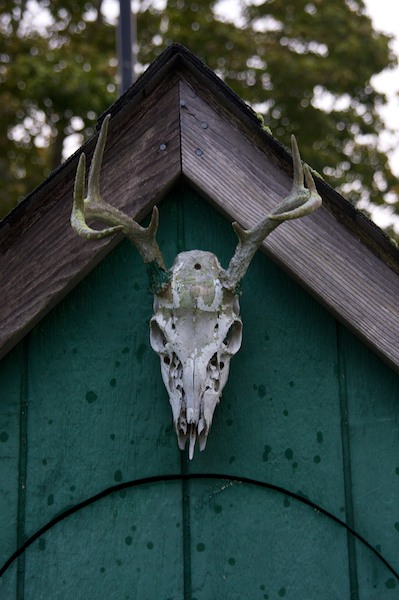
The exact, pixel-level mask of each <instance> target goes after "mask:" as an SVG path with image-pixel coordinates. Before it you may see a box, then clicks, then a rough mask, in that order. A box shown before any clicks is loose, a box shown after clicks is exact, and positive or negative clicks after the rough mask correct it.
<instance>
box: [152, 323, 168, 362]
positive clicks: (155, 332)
mask: <svg viewBox="0 0 399 600" xmlns="http://www.w3.org/2000/svg"><path fill="white" fill-rule="evenodd" d="M150 344H151V348H152V349H153V350H154V351H155V352H157V354H159V353H160V352H162V351H163V350H164V349H165V346H166V338H165V336H164V334H163V331H162V329H161V328H160V326H159V325H158V323H157V322H156V320H155V318H153V319H151V321H150Z"/></svg>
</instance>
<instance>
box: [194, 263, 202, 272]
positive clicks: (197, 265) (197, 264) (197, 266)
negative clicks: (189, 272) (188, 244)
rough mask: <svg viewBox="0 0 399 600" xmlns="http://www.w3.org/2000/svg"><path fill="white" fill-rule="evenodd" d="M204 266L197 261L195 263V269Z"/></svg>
mask: <svg viewBox="0 0 399 600" xmlns="http://www.w3.org/2000/svg"><path fill="white" fill-rule="evenodd" d="M201 268H202V266H201V264H200V263H195V265H194V269H197V271H199V270H200V269H201Z"/></svg>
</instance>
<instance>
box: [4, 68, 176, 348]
mask: <svg viewBox="0 0 399 600" xmlns="http://www.w3.org/2000/svg"><path fill="white" fill-rule="evenodd" d="M128 109H129V107H127V108H126V109H125V110H126V112H124V111H122V112H120V113H118V114H117V115H116V116H115V118H113V119H111V122H110V129H109V136H108V141H107V147H106V151H105V155H104V163H103V166H104V168H103V173H105V174H106V177H103V182H102V185H103V187H102V192H103V196H104V198H105V199H107V198H108V199H109V200H110V202H111V203H112V204H114V205H115V206H117V207H118V208H121V209H123V210H124V211H125V212H127V213H129V214H130V215H131V216H134V217H137V219H141V218H142V217H143V216H145V214H146V213H147V212H148V211H149V210H150V209H151V207H152V206H153V205H154V204H155V202H157V201H158V200H159V199H160V198H161V197H162V196H163V195H164V194H165V193H166V191H167V190H168V189H169V188H170V187H171V186H172V185H173V183H174V182H175V181H176V179H177V178H178V177H179V176H180V173H181V168H180V136H179V111H178V87H177V80H176V78H175V77H172V78H170V79H168V80H166V81H164V82H163V83H162V85H161V86H160V87H159V90H157V93H155V94H152V95H151V96H149V97H148V98H145V99H143V101H142V102H141V103H140V105H139V106H138V107H136V109H135V110H134V111H132V112H131V113H129V114H127V112H128ZM94 144H95V140H94V139H93V140H91V141H90V142H89V143H87V144H86V145H85V147H84V150H85V152H86V154H87V156H88V158H89V159H90V157H91V154H92V152H93V149H94ZM161 144H165V146H166V147H165V149H163V150H162V149H160V146H161ZM163 147H164V146H162V148H163ZM143 158H145V160H143ZM77 161H78V155H75V156H74V157H72V158H71V159H70V160H69V161H68V162H67V163H66V164H65V165H64V166H63V167H62V168H61V169H59V171H58V172H57V173H56V174H55V175H54V176H53V177H52V178H51V179H50V181H49V182H48V184H47V185H43V186H41V187H40V188H39V189H38V190H37V191H36V192H35V193H34V194H32V196H31V197H30V198H29V203H28V204H29V205H28V207H24V212H23V213H22V214H21V216H20V218H19V219H18V220H17V221H16V222H15V223H11V224H10V227H8V228H7V229H4V228H3V236H2V237H1V239H0V289H1V312H0V322H1V330H0V349H1V350H0V356H3V355H4V354H5V353H6V352H8V351H9V350H10V349H11V348H12V347H13V346H14V345H15V344H16V343H17V342H18V341H19V340H20V339H21V338H22V337H23V336H24V335H25V334H26V333H27V332H28V331H29V330H30V329H31V328H32V327H33V326H34V325H35V324H36V323H37V322H38V321H39V320H40V319H41V318H42V317H43V316H44V315H45V314H46V313H47V312H48V311H49V310H50V309H51V308H52V307H54V306H55V305H56V304H57V303H58V302H59V301H60V300H61V299H62V298H63V297H64V296H65V295H66V294H67V293H68V292H69V291H70V290H71V289H72V288H73V287H74V286H75V285H76V284H77V283H78V281H80V280H81V279H83V278H84V276H85V275H86V274H87V273H88V272H89V271H90V270H91V269H92V268H93V267H94V266H95V265H97V264H98V263H99V262H100V261H101V260H102V258H103V257H104V256H105V255H106V254H107V253H108V252H109V251H110V250H111V249H112V248H113V247H114V246H115V245H116V244H117V243H118V241H120V238H118V237H117V236H115V238H114V239H106V240H103V241H99V242H95V243H91V244H88V243H87V242H86V241H84V240H81V239H79V238H78V237H77V236H76V234H75V233H74V232H73V231H72V229H71V226H70V223H69V216H70V212H71V202H72V193H73V181H74V177H75V172H76V166H77Z"/></svg>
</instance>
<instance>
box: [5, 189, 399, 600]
mask: <svg viewBox="0 0 399 600" xmlns="http://www.w3.org/2000/svg"><path fill="white" fill-rule="evenodd" d="M160 213H161V220H160V223H161V224H160V231H159V236H158V239H159V243H160V246H161V248H162V250H163V252H164V256H165V259H166V262H167V264H171V263H172V261H173V259H174V256H175V255H176V254H177V252H179V251H180V250H183V249H192V248H200V249H204V250H210V251H213V252H215V253H216V254H217V255H218V257H219V259H220V260H221V262H222V264H223V265H224V266H226V265H227V263H228V260H229V258H230V256H231V254H232V252H233V250H234V246H235V236H234V232H233V231H232V230H231V226H230V225H229V223H228V222H227V221H226V220H225V219H224V218H223V217H222V216H221V215H219V214H218V213H216V212H215V211H214V210H213V209H212V208H211V207H210V206H209V205H208V204H207V203H206V202H204V201H203V200H202V199H201V198H200V197H199V196H198V195H196V194H195V193H194V192H192V191H189V190H187V189H180V188H179V189H176V190H175V191H174V192H173V193H172V194H171V195H170V196H169V197H168V199H166V200H165V202H164V203H163V204H162V205H161V207H160ZM285 226H295V224H293V225H285ZM326 285H328V282H326ZM241 307H242V317H243V323H244V337H243V345H242V349H241V350H240V352H239V354H238V355H237V356H236V357H234V358H233V361H232V365H231V371H230V378H229V382H228V384H227V386H226V388H225V391H224V394H223V399H222V402H221V404H220V406H219V407H218V408H217V410H216V413H215V419H214V425H213V428H212V431H211V434H210V438H209V441H208V445H207V448H206V450H205V452H204V453H202V454H199V453H197V454H196V455H195V457H194V460H193V461H192V463H190V464H188V462H187V460H186V456H185V455H184V454H182V453H180V451H179V450H178V449H177V444H176V438H175V433H174V430H173V427H172V425H171V411H170V408H169V404H168V399H167V394H166V391H165V389H164V387H163V384H162V380H161V375H160V369H159V362H158V360H159V359H158V357H157V356H156V355H155V354H154V353H153V351H152V350H151V349H150V346H149V341H148V337H149V333H148V321H149V319H150V317H151V310H152V299H151V296H150V295H149V294H148V293H147V280H146V272H145V268H144V267H143V264H142V263H141V260H140V259H139V257H138V255H137V253H136V252H135V250H134V249H132V248H131V247H130V245H129V244H128V243H127V242H126V243H122V244H121V245H120V246H119V247H118V248H117V249H116V250H115V251H114V252H113V253H112V254H111V255H109V256H108V258H107V259H106V260H104V261H103V262H102V263H101V265H100V266H98V267H97V268H96V270H95V271H94V272H93V273H92V274H91V275H90V276H88V277H87V278H86V279H85V281H84V282H83V283H82V284H81V285H79V287H78V288H77V289H76V290H75V291H74V292H72V293H71V294H70V295H69V296H68V298H67V299H66V300H65V301H64V302H62V303H61V304H60V305H59V306H58V307H57V308H56V309H54V310H53V311H52V313H51V314H50V315H49V316H48V317H46V318H45V319H44V320H43V321H42V322H41V323H40V324H39V325H38V326H37V327H36V328H35V329H34V330H33V332H32V333H31V334H30V335H29V336H27V337H26V338H25V340H24V341H23V343H21V344H20V345H19V346H18V347H17V348H16V349H15V350H14V351H13V352H11V353H10V354H9V355H8V356H7V357H6V358H5V359H4V360H3V361H2V363H0V459H1V460H0V481H1V485H0V522H1V534H0V536H1V537H0V540H1V544H0V563H1V564H2V563H3V562H4V561H6V560H7V558H8V557H9V556H10V555H11V554H12V553H13V552H14V551H15V549H16V545H17V544H21V543H23V541H24V539H26V538H28V537H29V536H31V535H33V534H34V533H35V532H36V531H37V530H38V529H39V528H40V527H43V526H44V525H45V524H46V523H48V521H50V520H51V519H52V518H54V517H55V516H56V515H58V514H60V513H62V512H63V511H65V510H66V509H67V508H68V507H71V506H74V505H75V504H77V503H79V502H82V501H84V500H85V499H87V498H89V497H91V496H93V495H94V494H97V493H100V492H101V491H102V490H104V489H106V488H108V487H110V486H113V485H116V484H118V483H123V482H126V481H130V480H135V479H137V478H141V477H148V476H152V475H170V474H179V473H185V474H187V473H202V474H206V473H221V474H230V475H237V476H242V477H249V478H253V479H256V480H260V481H264V482H268V483H271V484H273V485H275V486H280V487H283V488H285V489H286V490H289V491H290V492H293V493H295V494H298V495H300V496H304V497H307V498H309V499H310V500H311V501H312V502H314V503H316V504H318V505H320V506H321V507H323V508H324V509H325V510H327V511H329V512H330V513H332V514H333V515H335V516H337V517H338V518H339V519H342V520H346V521H347V522H348V524H350V525H351V526H352V527H354V529H355V530H356V531H358V533H359V534H361V535H362V536H364V537H365V538H366V539H367V540H368V541H369V542H370V543H371V544H372V545H373V546H374V547H377V548H378V550H379V551H380V552H381V553H382V554H383V556H384V557H385V559H386V560H387V561H389V562H390V563H391V565H392V566H393V567H394V568H395V569H396V571H398V570H399V556H398V548H399V378H398V376H397V375H396V374H395V373H393V372H392V371H391V370H390V369H388V367H386V366H385V365H384V364H382V363H381V362H380V361H379V360H378V359H377V358H376V357H375V356H374V355H373V354H372V353H371V352H370V351H368V350H367V349H366V348H365V347H364V346H363V345H362V344H361V343H360V342H358V341H357V340H356V339H354V338H353V336H352V335H351V334H350V333H349V332H348V331H346V330H345V329H344V328H343V327H342V326H340V325H339V324H338V323H337V322H336V321H335V319H334V318H333V317H331V316H330V315H329V314H328V313H327V312H326V311H325V310H324V309H323V308H322V307H320V306H319V305H318V303H317V302H315V301H314V300H313V299H312V298H311V297H309V296H308V294H307V293H306V292H304V291H303V290H302V289H301V288H299V287H298V285H297V284H296V283H295V282H293V281H292V280H291V279H290V278H288V277H287V276H286V275H285V274H284V273H283V272H282V271H281V270H280V269H279V268H278V267H276V266H275V265H274V264H272V263H271V262H270V261H269V260H268V259H267V258H266V257H265V256H264V255H262V254H260V253H258V254H257V256H256V257H255V259H254V261H253V263H252V265H251V267H250V269H249V271H248V274H247V276H246V279H245V281H244V285H243V295H242V299H241ZM398 593H399V581H398V580H396V579H395V577H394V575H393V574H392V573H391V572H390V571H389V570H388V568H387V567H386V566H385V565H384V564H383V563H382V562H381V561H380V560H379V559H378V557H376V556H375V554H373V553H372V552H371V551H370V549H368V548H366V547H365V546H364V544H362V543H361V542H359V541H355V540H354V538H353V537H352V536H348V535H347V532H346V530H345V529H344V528H343V527H341V526H340V525H338V524H337V523H334V522H333V521H332V520H330V519H329V518H327V517H326V516H325V515H323V514H321V513H320V512H318V511H315V510H314V509H312V508H310V507H309V506H307V505H305V504H303V503H301V502H299V501H298V500H295V499H294V498H292V497H290V496H289V495H286V494H283V493H279V492H277V491H272V490H269V489H264V488H260V487H258V486H251V485H248V484H245V483H237V482H229V481H225V480H213V479H212V480H211V479H203V480H189V481H183V482H181V481H167V482H158V483H151V484H147V485H144V486H141V487H137V488H132V489H126V490H120V491H117V492H115V493H113V494H110V495H107V496H106V497H104V498H102V499H101V500H99V501H98V502H96V503H94V504H91V505H90V506H87V507H86V508H84V509H82V510H80V511H79V512H76V513H75V514H73V515H72V516H70V517H69V518H67V519H65V520H63V521H61V522H59V523H58V524H57V525H55V526H54V527H52V528H51V529H50V530H49V531H47V532H46V533H45V534H44V535H43V536H41V537H40V538H39V539H38V540H37V541H35V542H34V543H33V544H32V545H31V546H30V547H29V548H28V549H27V551H26V552H25V553H24V554H23V555H22V556H21V557H20V558H19V559H18V561H16V562H14V564H13V565H12V566H11V567H10V568H9V569H8V570H7V572H6V573H5V575H4V576H3V578H2V579H1V580H0V598H6V599H10V600H12V599H14V598H17V599H18V600H22V598H24V599H26V600H38V599H41V598H43V599H48V598H53V597H54V598H55V597H57V598H58V599H60V600H61V599H62V600H63V599H65V600H66V599H68V600H69V599H70V598H74V599H80V598H82V599H87V598H89V599H91V598H93V599H94V598H95V599H97V598H104V599H106V600H111V599H114V598H115V599H118V600H119V599H121V600H127V599H136V598H137V599H140V600H146V599H149V600H150V599H151V600H153V599H157V600H158V599H161V600H167V599H172V598H173V599H175V600H180V599H182V598H184V597H186V598H189V599H190V600H194V599H197V600H214V599H215V598H228V599H229V600H241V599H243V598H250V599H257V598H259V599H260V600H262V599H269V600H272V599H276V600H279V599H281V598H286V599H287V600H290V599H294V600H298V599H299V600H302V599H306V600H313V599H320V598H332V599H339V598H342V599H345V600H347V599H348V598H351V599H353V600H358V599H359V600H360V599H361V600H366V599H367V600H385V599H393V598H397V597H398Z"/></svg>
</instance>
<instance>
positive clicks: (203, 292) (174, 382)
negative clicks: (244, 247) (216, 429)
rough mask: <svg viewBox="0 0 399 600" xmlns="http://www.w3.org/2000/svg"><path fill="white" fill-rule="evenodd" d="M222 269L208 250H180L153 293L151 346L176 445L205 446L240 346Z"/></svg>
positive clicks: (235, 308) (234, 305)
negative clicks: (168, 276)
mask: <svg viewBox="0 0 399 600" xmlns="http://www.w3.org/2000/svg"><path fill="white" fill-rule="evenodd" d="M221 271H222V268H221V266H220V264H219V261H218V259H217V258H216V256H215V255H214V254H212V253H211V252H203V251H199V250H193V251H191V252H182V253H180V254H179V255H178V256H177V257H176V260H175V262H174V264H173V266H172V269H171V273H172V279H171V282H170V284H169V286H168V287H167V289H166V290H165V291H164V292H162V293H158V294H156V295H155V300H154V316H153V317H152V319H151V329H150V339H151V346H152V348H153V349H154V350H155V352H157V354H159V356H160V358H161V371H162V378H163V381H164V384H165V387H166V389H167V391H168V394H169V400H170V404H171V407H172V412H173V421H174V425H175V428H176V433H177V437H178V442H179V447H180V448H181V449H183V448H184V446H185V444H186V441H187V439H189V441H190V442H189V455H190V458H192V456H193V453H194V447H195V442H196V441H197V440H198V444H199V447H200V450H203V449H204V448H205V445H206V441H207V436H208V433H209V429H210V427H211V424H212V417H213V413H214V410H215V407H216V405H217V404H218V402H219V400H220V397H221V393H222V390H223V387H224V385H225V383H226V381H227V377H228V373H229V363H230V359H231V357H232V355H234V354H235V353H236V352H237V351H238V350H239V348H240V345H241V333H242V324H241V319H240V317H239V310H240V309H239V302H238V298H237V295H236V294H235V293H234V292H232V291H230V290H228V289H226V288H225V287H223V285H222V283H221V281H220V273H221Z"/></svg>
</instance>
